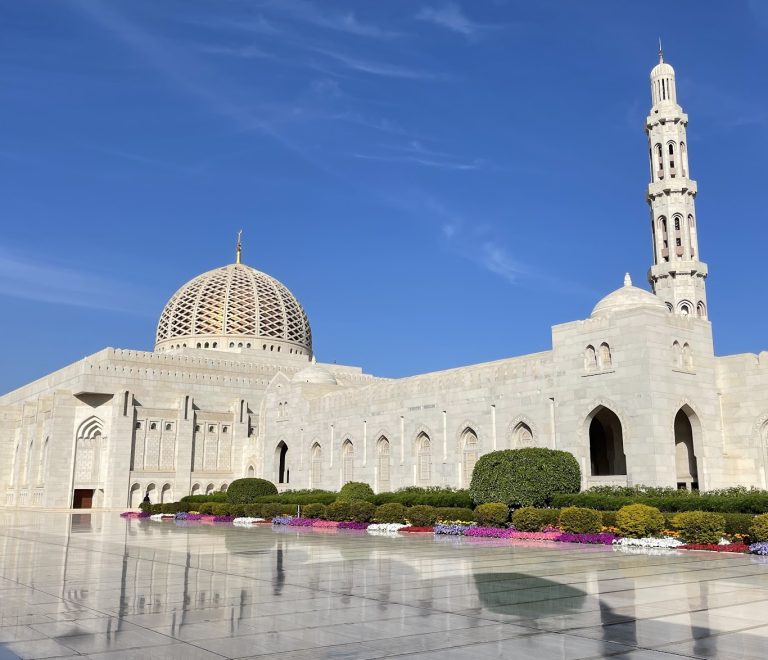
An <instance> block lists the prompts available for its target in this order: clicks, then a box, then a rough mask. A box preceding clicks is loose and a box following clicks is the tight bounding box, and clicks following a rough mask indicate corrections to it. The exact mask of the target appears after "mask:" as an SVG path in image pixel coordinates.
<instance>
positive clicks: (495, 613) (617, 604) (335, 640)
mask: <svg viewBox="0 0 768 660" xmlns="http://www.w3.org/2000/svg"><path fill="white" fill-rule="evenodd" d="M764 561H765V560H763V559H761V558H758V557H754V556H747V555H722V554H717V553H705V552H675V551H668V552H665V553H664V554H663V555H661V554H653V553H650V554H649V553H647V552H644V553H630V552H626V551H620V550H615V549H613V548H610V547H602V546H601V547H597V546H589V547H583V546H582V547H574V546H570V545H565V544H545V543H534V544H530V545H524V544H521V543H515V544H514V545H510V544H509V543H505V542H503V541H502V542H498V541H493V540H485V539H482V540H475V541H474V542H473V541H472V540H471V539H467V538H456V537H434V536H433V535H428V536H419V535H402V537H391V538H390V537H377V536H373V535H370V534H366V533H365V532H338V531H335V532H333V533H330V534H323V533H321V532H318V531H306V530H296V529H273V528H271V527H269V526H267V527H265V528H259V529H241V528H236V527H232V526H230V525H227V526H220V527H214V526H205V525H200V524H194V525H188V526H184V524H179V523H174V522H167V523H155V522H152V521H148V520H143V521H142V520H123V519H121V518H120V517H119V516H118V515H117V513H114V512H111V513H110V512H91V513H74V514H67V513H61V512H43V511H5V512H2V513H0V658H13V657H24V658H53V657H80V658H83V657H86V658H121V659H122V658H136V659H139V658H140V659H141V660H146V659H147V658H163V659H167V658H183V659H184V660H196V659H207V658H211V659H214V658H242V657H254V656H255V657H270V658H275V659H276V660H288V659H291V660H317V659H323V658H355V659H360V660H363V659H365V658H383V657H413V658H435V659H438V658H439V659H440V660H451V659H454V658H468V659H470V658H537V659H547V658H560V659H566V658H567V659H576V658H599V657H606V656H616V657H618V658H649V659H650V658H666V659H667V660H670V659H671V658H675V657H697V658H712V657H717V658H734V659H736V658H738V659H748V658H764V657H765V649H766V648H768V619H767V617H766V611H768V571H766V570H765V563H763V562H764Z"/></svg>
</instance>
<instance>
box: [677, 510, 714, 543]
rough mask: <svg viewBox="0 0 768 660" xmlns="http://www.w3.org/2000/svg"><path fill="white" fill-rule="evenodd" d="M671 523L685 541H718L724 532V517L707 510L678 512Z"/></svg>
mask: <svg viewBox="0 0 768 660" xmlns="http://www.w3.org/2000/svg"><path fill="white" fill-rule="evenodd" d="M672 525H673V526H674V528H675V529H676V530H677V531H678V532H680V536H682V537H683V540H684V541H685V542H686V543H718V542H719V541H720V539H721V538H723V534H725V517H724V516H723V515H721V514H719V513H710V512H708V511H685V512H684V513H678V514H677V515H676V516H675V517H674V518H672Z"/></svg>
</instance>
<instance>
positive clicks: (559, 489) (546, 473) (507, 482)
mask: <svg viewBox="0 0 768 660" xmlns="http://www.w3.org/2000/svg"><path fill="white" fill-rule="evenodd" d="M580 485H581V470H580V469H579V464H578V462H577V461H576V459H575V458H574V456H573V454H570V453H569V452H567V451H559V450H556V449H545V448H543V447H526V448H524V449H504V450H502V451H492V452H490V453H489V454H485V455H483V456H481V457H480V459H479V460H478V461H477V464H476V465H475V469H474V471H473V472H472V482H471V484H470V487H469V494H470V495H471V496H472V500H473V501H474V502H475V503H476V504H484V503H486V502H504V503H505V504H507V505H508V506H513V507H525V506H538V507H544V506H549V505H550V504H551V502H552V498H553V497H554V496H555V494H557V493H578V492H579V487H580Z"/></svg>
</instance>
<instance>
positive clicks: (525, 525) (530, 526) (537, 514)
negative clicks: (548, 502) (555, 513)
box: [512, 506, 545, 532]
mask: <svg viewBox="0 0 768 660" xmlns="http://www.w3.org/2000/svg"><path fill="white" fill-rule="evenodd" d="M544 524H545V523H544V517H543V516H542V515H541V509H535V508H534V507H532V506H524V507H523V508H522V509H518V510H517V511H515V512H514V513H513V514H512V525H513V526H514V528H515V529H518V530H520V531H521V532H540V531H541V530H542V529H543V527H544Z"/></svg>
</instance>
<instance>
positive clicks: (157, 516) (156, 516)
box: [149, 513, 176, 522]
mask: <svg viewBox="0 0 768 660" xmlns="http://www.w3.org/2000/svg"><path fill="white" fill-rule="evenodd" d="M175 517H176V516H175V514H173V513H153V514H152V515H151V516H150V517H149V519H150V520H154V521H155V522H162V521H163V520H173V519H174V518H175Z"/></svg>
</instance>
